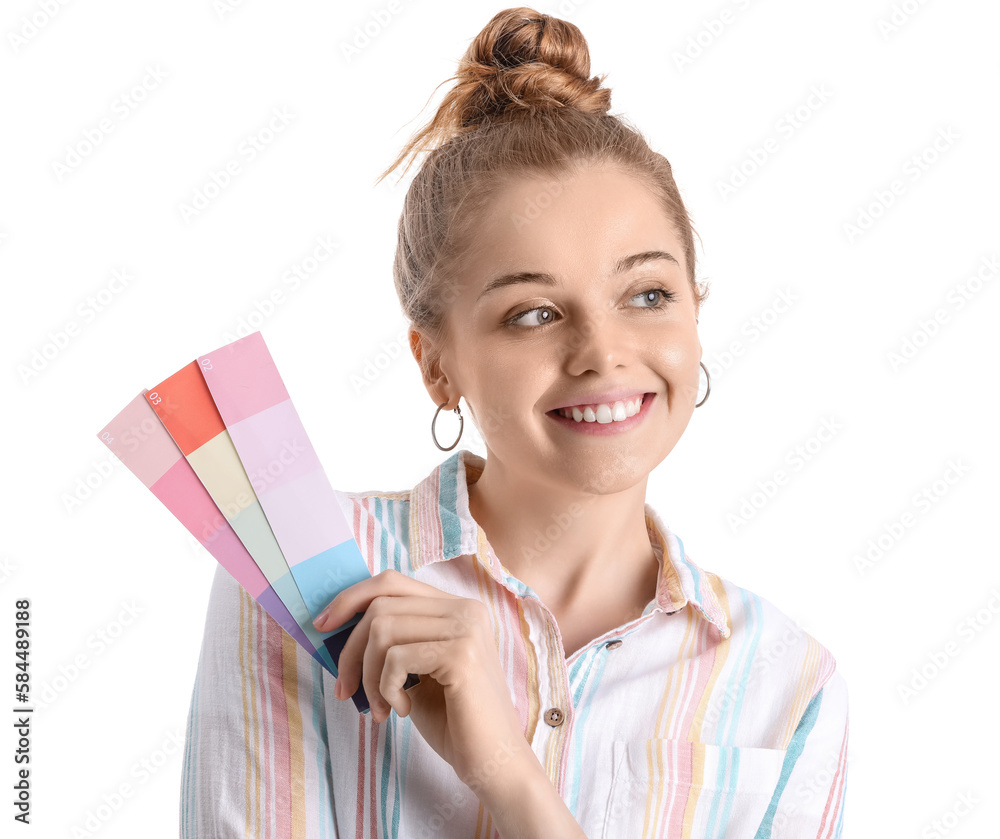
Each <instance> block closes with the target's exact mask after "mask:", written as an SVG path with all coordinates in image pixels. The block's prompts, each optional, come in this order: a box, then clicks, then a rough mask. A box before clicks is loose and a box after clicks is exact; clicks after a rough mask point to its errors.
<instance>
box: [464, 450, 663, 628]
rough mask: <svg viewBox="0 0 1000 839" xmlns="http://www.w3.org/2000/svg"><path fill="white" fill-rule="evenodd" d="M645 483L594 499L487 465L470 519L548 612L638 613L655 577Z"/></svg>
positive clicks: (473, 493) (472, 490)
mask: <svg viewBox="0 0 1000 839" xmlns="http://www.w3.org/2000/svg"><path fill="white" fill-rule="evenodd" d="M467 477H468V479H469V480H470V481H472V480H473V478H474V477H475V476H474V475H467ZM647 478H648V476H646V477H645V478H643V480H642V481H641V482H640V483H638V484H635V485H634V486H631V487H629V488H627V489H625V490H622V491H620V492H615V493H608V494H600V495H599V494H594V493H587V492H583V491H580V490H578V489H575V488H572V487H559V486H554V485H552V484H540V483H534V482H532V481H531V480H530V479H527V480H526V479H525V478H524V476H522V475H520V474H518V475H516V476H514V475H511V473H510V472H509V471H508V470H507V469H506V468H505V466H504V464H503V463H501V462H500V461H498V460H497V459H496V458H488V459H487V460H486V463H485V465H484V467H483V470H482V473H481V474H480V475H479V477H478V479H477V480H474V482H471V483H469V484H468V487H469V511H470V512H471V514H472V517H473V518H474V519H475V520H476V522H477V523H478V524H479V525H480V526H481V527H482V528H483V530H484V531H485V533H486V538H487V540H488V541H489V543H490V545H491V546H492V547H493V550H494V552H495V554H496V556H497V558H498V559H499V560H500V562H501V563H502V564H503V566H504V568H506V569H507V571H508V572H510V573H511V574H513V575H514V576H515V577H517V578H518V579H519V580H521V582H523V583H526V584H527V585H529V586H531V588H533V589H534V590H535V591H536V592H537V593H538V595H539V597H541V599H542V600H543V602H544V603H545V604H546V605H547V606H548V607H549V608H550V609H552V610H553V611H556V612H567V611H572V610H573V609H574V608H586V607H588V606H594V605H596V604H606V603H609V602H614V603H617V604H620V605H622V606H625V605H628V606H629V607H630V608H632V609H634V608H635V607H636V606H637V605H638V604H642V605H639V609H640V611H641V609H642V607H643V606H644V605H645V604H646V603H648V602H649V600H652V599H653V597H654V596H655V589H656V578H657V571H658V563H657V561H656V556H655V553H654V551H653V548H652V545H651V544H650V541H649V534H648V532H647V530H646V518H645V497H646V481H647Z"/></svg>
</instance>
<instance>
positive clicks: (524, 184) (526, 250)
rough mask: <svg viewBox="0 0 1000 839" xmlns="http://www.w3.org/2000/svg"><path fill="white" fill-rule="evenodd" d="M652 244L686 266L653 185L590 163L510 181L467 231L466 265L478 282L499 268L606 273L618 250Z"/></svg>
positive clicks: (627, 251) (648, 247) (623, 252)
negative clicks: (564, 171) (576, 168)
mask: <svg viewBox="0 0 1000 839" xmlns="http://www.w3.org/2000/svg"><path fill="white" fill-rule="evenodd" d="M649 250H665V251H668V252H670V253H671V254H673V255H674V257H675V258H676V259H677V261H678V263H679V264H680V266H681V269H682V270H683V269H684V267H685V266H684V253H683V247H682V245H681V241H680V238H679V237H678V235H677V233H676V231H675V230H674V227H673V224H672V223H671V221H670V219H669V218H668V216H667V213H666V210H665V209H664V208H663V205H662V204H661V203H660V201H659V200H658V199H657V197H656V196H655V195H654V194H653V192H652V191H651V190H650V189H649V188H648V187H647V186H645V185H644V184H643V183H642V182H641V181H639V180H638V179H637V178H635V177H633V176H631V175H629V174H627V173H625V172H623V171H622V170H621V169H619V168H617V167H615V166H612V165H595V166H589V167H587V168H585V169H582V170H580V171H577V172H573V173H570V174H566V175H563V176H560V177H558V178H556V177H541V176H538V177H519V178H516V179H513V180H511V181H510V182H508V183H507V184H506V185H505V186H504V187H503V188H502V189H500V190H499V191H498V192H496V193H495V194H494V195H493V196H491V199H490V201H489V202H488V203H487V205H486V207H485V209H484V210H483V212H482V214H481V216H480V219H479V223H478V225H477V226H476V228H475V229H474V231H473V232H472V233H471V235H470V241H469V248H468V251H467V253H466V254H465V258H464V259H463V267H464V269H465V270H464V272H463V273H464V274H465V277H466V279H467V280H468V281H469V283H470V284H471V285H472V286H475V287H476V289H478V288H479V287H481V286H483V285H485V283H486V282H488V281H489V279H490V275H492V274H495V273H499V272H504V271H524V270H531V271H546V272H550V273H553V274H556V275H562V274H567V275H587V276H592V277H597V276H606V275H609V274H610V273H611V271H612V270H613V268H614V265H615V264H616V263H617V261H618V260H619V259H620V258H621V257H623V256H627V255H629V254H632V253H639V252H642V251H649ZM477 293H478V291H477Z"/></svg>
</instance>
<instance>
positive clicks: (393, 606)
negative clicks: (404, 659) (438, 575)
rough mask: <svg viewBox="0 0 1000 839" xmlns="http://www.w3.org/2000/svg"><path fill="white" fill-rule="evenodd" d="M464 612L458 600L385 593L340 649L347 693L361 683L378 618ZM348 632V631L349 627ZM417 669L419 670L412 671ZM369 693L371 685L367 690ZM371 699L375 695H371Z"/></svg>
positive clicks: (340, 670) (339, 665)
mask: <svg viewBox="0 0 1000 839" xmlns="http://www.w3.org/2000/svg"><path fill="white" fill-rule="evenodd" d="M460 614H462V612H461V610H460V609H458V608H457V606H456V604H455V599H449V600H443V599H440V598H434V597H393V596H387V595H382V596H379V597H376V598H375V599H374V600H373V601H372V602H371V604H370V605H369V607H368V609H367V610H366V611H365V614H364V617H362V618H361V620H359V621H358V622H357V623H356V624H355V625H354V626H353V627H352V628H351V630H350V635H349V636H348V638H347V641H345V642H344V647H343V649H342V650H341V651H340V657H339V658H338V659H337V675H338V677H339V678H340V682H341V684H342V685H344V686H345V687H349V688H350V690H349V691H348V692H347V693H346V694H345V695H347V696H350V695H353V693H354V691H355V690H357V686H358V684H359V683H360V682H361V678H362V676H361V673H362V661H363V659H364V655H365V650H366V648H367V647H368V646H369V636H370V634H371V626H372V622H373V621H374V620H375V619H376V618H389V619H392V618H394V617H399V616H403V615H410V616H427V617H456V616H458V615H460ZM460 629H461V627H459V626H456V627H454V628H453V630H452V632H453V633H457V632H459V631H460ZM345 631H346V630H345ZM411 672H415V671H411ZM367 692H368V688H367V686H366V687H365V693H367ZM369 702H371V697H370V696H369Z"/></svg>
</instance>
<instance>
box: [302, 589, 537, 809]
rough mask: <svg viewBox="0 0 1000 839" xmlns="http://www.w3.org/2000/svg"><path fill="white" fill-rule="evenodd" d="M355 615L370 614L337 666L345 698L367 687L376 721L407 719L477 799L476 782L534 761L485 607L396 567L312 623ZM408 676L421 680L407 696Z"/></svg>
mask: <svg viewBox="0 0 1000 839" xmlns="http://www.w3.org/2000/svg"><path fill="white" fill-rule="evenodd" d="M358 612H364V613H365V614H364V617H362V618H361V620H360V621H358V623H357V624H355V625H354V628H353V629H352V630H351V634H350V637H349V638H348V639H347V643H346V644H345V645H344V649H343V651H342V652H341V654H340V660H339V662H338V668H337V669H338V671H339V674H340V675H339V677H338V679H337V690H336V694H337V698H338V699H346V698H349V697H350V696H351V695H352V694H353V693H354V692H355V691H356V690H357V689H358V685H359V683H363V685H364V689H365V693H366V694H367V696H368V702H369V704H370V706H371V714H372V719H374V720H375V721H376V722H382V721H383V720H385V719H386V718H387V717H388V716H389V713H390V709H395V711H396V713H397V714H399V715H400V716H401V717H405V716H407V715H409V717H410V718H411V719H412V720H413V724H414V725H415V726H416V727H417V730H418V731H419V732H420V734H421V735H422V736H423V737H424V739H425V740H426V741H427V742H428V743H429V744H430V745H431V747H432V748H433V749H434V750H435V751H436V752H437V753H438V754H439V755H441V757H443V758H444V759H445V760H446V761H448V763H450V764H451V766H452V767H453V768H454V769H455V772H456V774H457V775H458V777H459V778H461V779H462V780H463V781H464V782H465V783H467V784H469V785H470V786H471V787H472V788H473V790H474V791H476V792H477V794H478V792H479V790H478V789H477V788H476V786H475V785H474V783H475V784H478V785H482V784H483V782H484V781H486V783H488V782H489V780H490V778H491V777H492V776H493V775H495V776H496V781H497V782H498V783H502V781H501V779H502V778H504V777H510V772H507V771H502V772H498V771H497V769H498V768H506V769H508V770H513V769H514V768H515V767H516V766H517V765H518V764H519V762H521V761H525V760H527V761H529V763H530V762H531V761H534V763H535V764H536V765H537V759H536V758H535V756H534V754H533V753H532V752H531V748H530V746H529V745H528V742H527V740H526V739H525V737H524V731H523V729H522V727H521V722H520V719H519V718H518V715H517V711H516V709H515V708H514V704H513V702H512V701H511V698H510V692H509V689H508V687H507V679H506V677H505V675H504V672H503V669H502V668H501V666H500V658H499V655H498V653H497V648H496V643H495V641H494V636H493V627H492V624H491V622H490V616H489V611H488V609H487V607H486V606H485V604H483V603H482V602H481V601H479V600H473V599H469V598H466V597H458V596H456V595H453V594H447V593H446V592H443V591H441V590H440V589H437V588H435V587H433V586H430V585H427V584H426V583H421V582H419V581H418V580H414V579H413V578H412V577H408V576H406V575H405V574H401V573H399V572H398V571H393V570H389V571H383V572H381V573H380V574H377V575H375V576H374V577H371V578H370V579H367V580H362V581H361V582H359V583H355V584H354V585H352V586H349V587H348V588H346V589H344V590H343V591H341V592H340V593H339V594H338V595H337V596H336V597H335V598H334V599H333V600H332V601H330V605H329V606H328V607H327V609H326V611H325V612H324V613H323V614H321V615H320V617H318V618H317V619H316V621H315V626H316V628H317V629H318V630H320V631H322V632H329V631H331V630H333V629H336V628H337V627H338V626H339V625H340V624H342V623H343V622H344V621H346V620H347V619H348V618H351V617H353V616H354V615H355V614H356V613H358ZM409 673H416V674H418V675H419V676H420V684H417V685H414V686H413V687H411V688H409V689H408V690H405V691H404V690H403V684H404V682H405V681H406V678H407V674H409ZM512 759H513V762H512ZM507 764H509V766H508V765H507ZM520 765H522V766H524V765H525V764H523V763H521V764H520ZM488 767H490V768H492V771H491V769H490V768H488ZM484 791H485V790H484ZM480 797H482V796H480Z"/></svg>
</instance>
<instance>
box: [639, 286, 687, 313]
mask: <svg viewBox="0 0 1000 839" xmlns="http://www.w3.org/2000/svg"><path fill="white" fill-rule="evenodd" d="M651 294H656V295H658V297H657V298H656V300H655V302H652V303H651V305H649V306H640V308H642V309H662V308H664V307H665V306H666V305H667V303H672V302H673V301H674V300H676V299H677V295H676V294H674V292H672V291H670V290H669V289H666V288H651V289H648V290H647V291H643V292H640V293H639V294H637V295H636V296H635V297H633V298H632V299H633V300H635V298H636V297H643V298H645V301H646V302H647V303H650V300H649V295H651Z"/></svg>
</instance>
